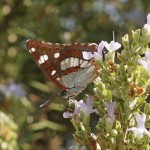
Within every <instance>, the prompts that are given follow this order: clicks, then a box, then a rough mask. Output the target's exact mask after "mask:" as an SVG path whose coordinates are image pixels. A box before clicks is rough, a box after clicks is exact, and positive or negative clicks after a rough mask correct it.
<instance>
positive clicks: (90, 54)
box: [82, 52, 93, 60]
mask: <svg viewBox="0 0 150 150" xmlns="http://www.w3.org/2000/svg"><path fill="white" fill-rule="evenodd" d="M82 54H83V58H84V59H86V60H90V59H91V58H93V54H92V53H91V52H82Z"/></svg>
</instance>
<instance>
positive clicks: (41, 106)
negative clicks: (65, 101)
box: [40, 95, 58, 110]
mask: <svg viewBox="0 0 150 150" xmlns="http://www.w3.org/2000/svg"><path fill="white" fill-rule="evenodd" d="M54 97H55V98H58V95H55V96H53V98H50V99H49V100H47V101H46V102H44V103H43V104H41V105H40V108H42V109H43V110H45V109H46V108H47V107H48V106H49V105H50V104H51V103H52V102H54V101H55V99H54Z"/></svg>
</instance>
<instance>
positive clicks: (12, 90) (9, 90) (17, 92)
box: [0, 81, 26, 97]
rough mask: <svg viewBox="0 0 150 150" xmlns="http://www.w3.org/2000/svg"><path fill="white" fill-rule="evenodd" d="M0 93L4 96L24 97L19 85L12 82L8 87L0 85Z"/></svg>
mask: <svg viewBox="0 0 150 150" xmlns="http://www.w3.org/2000/svg"><path fill="white" fill-rule="evenodd" d="M0 91H1V93H3V94H4V95H5V96H8V97H9V96H16V97H20V96H25V94H26V93H25V91H24V90H23V88H22V86H21V85H20V84H15V83H14V82H12V81H11V82H10V83H9V84H8V85H0Z"/></svg>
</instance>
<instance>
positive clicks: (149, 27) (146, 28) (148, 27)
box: [143, 24, 150, 34]
mask: <svg viewBox="0 0 150 150" xmlns="http://www.w3.org/2000/svg"><path fill="white" fill-rule="evenodd" d="M143 28H144V29H145V30H146V33H147V34H150V26H149V25H148V24H145V25H144V27H143Z"/></svg>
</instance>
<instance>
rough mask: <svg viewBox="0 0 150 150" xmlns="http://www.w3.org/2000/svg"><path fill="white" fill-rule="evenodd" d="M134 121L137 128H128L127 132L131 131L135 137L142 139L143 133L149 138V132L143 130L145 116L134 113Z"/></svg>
mask: <svg viewBox="0 0 150 150" xmlns="http://www.w3.org/2000/svg"><path fill="white" fill-rule="evenodd" d="M135 119H136V122H137V127H132V128H129V129H128V131H133V132H134V133H135V134H136V136H137V137H142V136H143V134H144V133H145V134H146V135H148V136H149V137H150V132H149V131H148V130H147V129H146V128H145V121H146V115H145V114H142V115H140V114H139V113H136V114H135Z"/></svg>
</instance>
